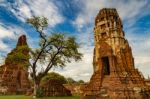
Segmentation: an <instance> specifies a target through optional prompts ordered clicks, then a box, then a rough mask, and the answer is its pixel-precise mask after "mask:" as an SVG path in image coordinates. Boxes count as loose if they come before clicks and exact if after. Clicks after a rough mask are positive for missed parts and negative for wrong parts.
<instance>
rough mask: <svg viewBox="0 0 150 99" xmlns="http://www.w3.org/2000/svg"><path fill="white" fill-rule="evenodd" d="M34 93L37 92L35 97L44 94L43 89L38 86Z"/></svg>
mask: <svg viewBox="0 0 150 99" xmlns="http://www.w3.org/2000/svg"><path fill="white" fill-rule="evenodd" d="M36 94H37V97H43V96H44V90H43V89H41V88H38V89H37V93H36Z"/></svg>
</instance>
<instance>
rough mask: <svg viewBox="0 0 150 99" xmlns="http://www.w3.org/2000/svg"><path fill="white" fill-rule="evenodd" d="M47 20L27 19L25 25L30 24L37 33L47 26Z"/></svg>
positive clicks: (34, 17)
mask: <svg viewBox="0 0 150 99" xmlns="http://www.w3.org/2000/svg"><path fill="white" fill-rule="evenodd" d="M47 20H48V19H47V18H45V17H37V16H33V17H32V18H30V19H27V23H30V24H32V25H33V26H34V27H35V28H36V30H37V31H41V30H43V29H44V28H45V27H47V26H48V22H47Z"/></svg>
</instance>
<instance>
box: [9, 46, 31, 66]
mask: <svg viewBox="0 0 150 99" xmlns="http://www.w3.org/2000/svg"><path fill="white" fill-rule="evenodd" d="M28 52H29V48H28V46H19V47H17V48H16V50H14V51H13V52H12V53H10V54H8V56H7V59H6V63H11V64H23V63H24V64H23V67H24V68H28V66H29V64H28V61H29V58H30V56H29V55H28V54H26V53H28Z"/></svg>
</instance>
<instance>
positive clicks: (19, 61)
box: [0, 35, 30, 94]
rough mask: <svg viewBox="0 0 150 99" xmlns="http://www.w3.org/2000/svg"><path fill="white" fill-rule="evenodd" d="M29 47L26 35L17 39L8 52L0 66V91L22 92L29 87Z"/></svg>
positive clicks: (7, 92) (8, 92)
mask: <svg viewBox="0 0 150 99" xmlns="http://www.w3.org/2000/svg"><path fill="white" fill-rule="evenodd" d="M28 66H29V48H28V44H27V42H26V36H25V35H22V36H20V37H19V39H18V43H17V45H16V48H14V49H13V50H12V51H11V52H10V53H8V55H7V57H6V59H5V64H4V65H2V66H0V93H4V94H23V93H26V91H27V90H28V89H29V88H30V82H29V79H28Z"/></svg>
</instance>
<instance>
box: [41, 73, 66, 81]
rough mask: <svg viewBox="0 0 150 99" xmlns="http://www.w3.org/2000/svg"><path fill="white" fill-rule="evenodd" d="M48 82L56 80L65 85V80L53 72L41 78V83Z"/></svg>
mask: <svg viewBox="0 0 150 99" xmlns="http://www.w3.org/2000/svg"><path fill="white" fill-rule="evenodd" d="M48 80H58V81H59V82H60V83H62V84H65V83H67V80H66V78H65V77H64V76H62V75H60V74H58V73H55V72H51V73H48V74H47V75H46V76H44V77H43V78H42V82H46V81H48Z"/></svg>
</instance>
